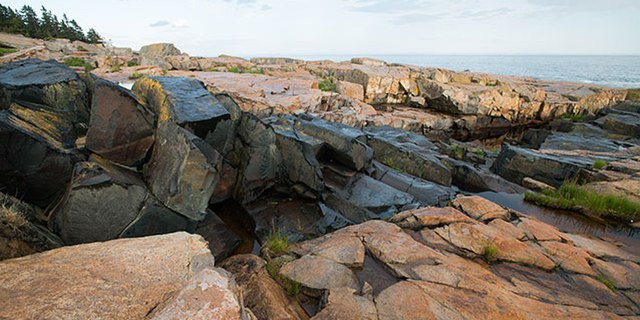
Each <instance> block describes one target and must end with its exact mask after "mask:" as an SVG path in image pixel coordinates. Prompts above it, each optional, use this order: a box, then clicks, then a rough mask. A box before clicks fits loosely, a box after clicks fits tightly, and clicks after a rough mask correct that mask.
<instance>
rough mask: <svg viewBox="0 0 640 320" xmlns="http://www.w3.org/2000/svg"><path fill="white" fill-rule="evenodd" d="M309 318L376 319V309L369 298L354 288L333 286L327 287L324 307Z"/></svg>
mask: <svg viewBox="0 0 640 320" xmlns="http://www.w3.org/2000/svg"><path fill="white" fill-rule="evenodd" d="M311 319H316V320H321V319H344V320H378V310H377V309H376V305H375V303H373V301H372V300H371V299H369V298H367V297H363V296H361V295H358V294H357V292H356V290H354V289H352V288H346V287H342V288H334V289H329V294H328V296H327V304H326V305H325V307H324V308H323V309H322V310H321V311H320V312H318V314H316V315H315V316H314V317H313V318H311Z"/></svg>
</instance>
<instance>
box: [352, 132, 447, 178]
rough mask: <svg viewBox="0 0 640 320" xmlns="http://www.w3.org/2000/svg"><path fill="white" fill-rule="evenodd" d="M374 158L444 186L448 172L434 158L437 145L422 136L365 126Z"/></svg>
mask: <svg viewBox="0 0 640 320" xmlns="http://www.w3.org/2000/svg"><path fill="white" fill-rule="evenodd" d="M365 131H366V132H367V134H368V135H369V145H370V146H371V147H372V148H373V150H374V158H375V159H376V160H378V161H380V162H382V163H384V164H386V165H387V166H389V167H392V168H397V169H399V170H402V171H404V172H407V173H409V174H411V175H414V176H416V177H419V178H422V179H425V180H428V181H432V182H435V183H438V184H441V185H444V186H450V185H451V171H450V170H449V169H448V168H447V167H446V166H444V165H443V164H442V162H441V161H440V160H439V159H438V158H437V157H436V156H435V155H436V154H437V151H436V149H437V148H436V146H435V145H434V144H433V143H431V142H430V141H429V140H427V138H425V137H424V136H419V135H416V134H413V133H409V132H407V131H402V130H397V129H393V128H390V127H367V128H365Z"/></svg>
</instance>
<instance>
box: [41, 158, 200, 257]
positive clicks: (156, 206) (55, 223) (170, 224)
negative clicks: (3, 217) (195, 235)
mask: <svg viewBox="0 0 640 320" xmlns="http://www.w3.org/2000/svg"><path fill="white" fill-rule="evenodd" d="M95 160H96V161H98V162H80V163H78V164H77V165H76V167H75V170H74V174H73V179H72V181H71V185H70V187H69V189H68V191H67V194H66V195H65V197H64V198H63V200H62V201H61V202H60V204H59V206H58V207H57V208H56V209H55V210H54V212H53V214H52V217H51V226H52V229H53V230H54V232H56V233H57V234H59V235H60V237H61V238H62V240H63V241H64V242H65V244H78V243H87V242H95V241H106V240H111V239H116V238H118V237H121V236H125V237H136V236H146V235H152V234H159V233H166V232H175V231H181V230H187V229H189V227H190V226H191V225H193V223H191V222H190V221H189V220H188V219H187V218H185V217H183V216H181V215H178V214H176V213H175V212H172V211H171V210H169V209H167V208H166V207H164V206H163V205H162V204H160V203H159V201H158V200H156V199H155V198H154V197H153V196H152V195H151V194H150V193H149V191H148V190H147V188H146V186H145V184H144V182H143V181H142V180H141V179H140V178H139V177H138V176H137V175H136V173H135V172H132V171H128V170H126V169H122V168H119V167H117V166H115V165H111V164H109V163H107V162H106V161H104V160H100V159H95Z"/></svg>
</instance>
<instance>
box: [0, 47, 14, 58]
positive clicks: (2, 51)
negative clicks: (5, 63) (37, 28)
mask: <svg viewBox="0 0 640 320" xmlns="http://www.w3.org/2000/svg"><path fill="white" fill-rule="evenodd" d="M14 52H18V49H14V48H0V57H1V56H4V55H5V54H10V53H14Z"/></svg>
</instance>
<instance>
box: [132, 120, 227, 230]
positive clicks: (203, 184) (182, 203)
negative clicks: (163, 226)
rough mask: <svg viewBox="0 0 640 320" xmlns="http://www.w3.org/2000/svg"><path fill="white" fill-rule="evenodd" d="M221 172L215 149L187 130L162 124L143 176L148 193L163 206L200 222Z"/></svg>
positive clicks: (218, 156) (168, 123) (219, 160)
mask: <svg viewBox="0 0 640 320" xmlns="http://www.w3.org/2000/svg"><path fill="white" fill-rule="evenodd" d="M221 170H222V157H221V156H220V154H219V153H218V152H217V151H216V150H215V149H213V148H212V147H211V146H210V145H208V144H207V143H205V142H204V141H203V140H202V139H200V138H198V137H196V136H195V135H193V134H192V133H190V132H189V131H187V130H186V129H184V128H182V127H180V126H178V125H176V124H174V123H172V122H163V123H160V124H159V126H158V129H157V130H156V144H155V147H154V148H153V153H152V155H151V159H150V160H149V162H148V163H147V164H146V165H145V166H144V171H143V172H144V177H145V181H146V182H147V184H148V186H149V189H150V190H151V191H152V192H153V194H154V195H155V196H156V197H157V198H158V199H160V201H162V203H163V204H164V205H165V206H167V207H168V208H170V209H172V210H174V211H176V212H178V213H180V214H182V215H184V216H185V217H187V218H189V219H192V220H202V218H204V216H205V214H206V208H207V207H208V205H209V199H210V198H211V195H212V194H213V191H214V190H215V187H216V184H217V183H218V181H219V179H220V174H221Z"/></svg>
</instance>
